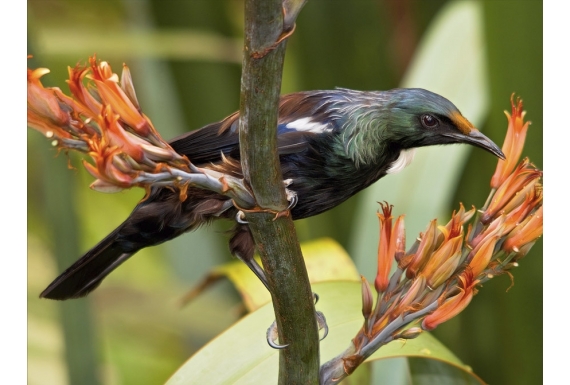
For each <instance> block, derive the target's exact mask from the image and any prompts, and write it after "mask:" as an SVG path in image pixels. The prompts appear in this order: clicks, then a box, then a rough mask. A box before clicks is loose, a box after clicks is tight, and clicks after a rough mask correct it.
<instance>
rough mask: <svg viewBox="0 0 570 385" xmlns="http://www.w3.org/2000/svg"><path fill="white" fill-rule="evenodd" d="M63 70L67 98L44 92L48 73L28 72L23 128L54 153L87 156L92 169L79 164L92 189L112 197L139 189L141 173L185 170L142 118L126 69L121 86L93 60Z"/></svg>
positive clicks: (106, 68)
mask: <svg viewBox="0 0 570 385" xmlns="http://www.w3.org/2000/svg"><path fill="white" fill-rule="evenodd" d="M68 70H69V79H68V80H67V84H68V85H69V88H70V90H71V94H72V97H68V96H66V95H64V94H63V93H62V92H61V91H60V90H59V88H44V87H43V85H42V84H41V82H40V78H41V77H42V76H43V75H45V74H46V73H48V72H49V70H47V69H42V68H40V69H36V70H30V69H28V125H29V126H30V127H31V128H34V129H36V130H38V131H40V132H42V133H43V134H44V135H46V136H47V137H48V138H51V137H53V138H54V141H53V144H54V145H55V146H58V147H59V148H65V149H74V150H79V151H83V152H85V153H88V154H89V155H90V156H91V157H92V159H93V163H92V164H90V163H87V162H84V164H85V167H86V168H87V171H89V173H91V175H93V176H94V177H95V178H97V180H96V181H95V182H94V183H93V184H92V185H91V187H92V188H93V189H96V190H98V191H102V192H116V191H119V190H122V189H125V188H130V187H132V186H134V185H138V183H139V182H137V177H138V176H140V175H141V173H147V174H152V173H160V172H164V171H168V170H169V169H172V168H176V169H179V170H183V171H186V170H189V169H190V163H189V161H188V159H186V158H185V157H182V156H180V155H179V154H177V153H176V152H175V151H174V150H173V149H172V148H171V147H170V145H169V144H168V143H167V142H166V141H164V140H163V139H162V138H160V136H159V135H158V133H157V132H156V130H155V129H154V127H153V125H152V123H151V122H150V120H149V119H148V118H147V117H146V116H144V115H143V114H142V113H141V111H140V108H139V104H138V101H137V99H136V94H135V90H134V87H133V82H132V79H131V76H130V72H129V70H128V68H127V66H125V65H123V74H122V76H121V81H120V83H119V76H118V75H117V74H115V73H113V71H112V70H111V67H110V66H109V64H108V63H106V62H104V61H103V62H97V60H96V58H95V57H91V58H89V66H88V67H85V66H80V65H77V66H75V67H74V68H69V69H68ZM86 79H87V81H86ZM143 187H144V186H143ZM183 189H184V188H183V187H181V197H182V196H183V191H182V190H183Z"/></svg>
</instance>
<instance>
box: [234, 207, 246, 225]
mask: <svg viewBox="0 0 570 385" xmlns="http://www.w3.org/2000/svg"><path fill="white" fill-rule="evenodd" d="M236 222H237V223H239V224H240V225H247V224H248V223H249V222H248V221H246V220H245V213H244V212H243V211H241V210H239V211H238V212H237V214H236Z"/></svg>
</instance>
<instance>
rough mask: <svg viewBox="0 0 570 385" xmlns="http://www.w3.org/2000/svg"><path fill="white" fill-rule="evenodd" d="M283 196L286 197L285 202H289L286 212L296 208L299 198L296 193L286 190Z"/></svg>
mask: <svg viewBox="0 0 570 385" xmlns="http://www.w3.org/2000/svg"><path fill="white" fill-rule="evenodd" d="M285 195H286V196H287V201H288V202H289V206H287V210H291V209H292V208H293V207H295V206H297V203H298V202H299V197H298V196H297V193H296V192H295V191H293V190H289V189H288V188H286V189H285Z"/></svg>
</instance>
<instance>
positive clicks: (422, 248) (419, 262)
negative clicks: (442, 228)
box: [406, 219, 437, 279]
mask: <svg viewBox="0 0 570 385" xmlns="http://www.w3.org/2000/svg"><path fill="white" fill-rule="evenodd" d="M436 230H437V220H435V219H434V220H432V221H431V222H430V224H429V226H428V228H427V230H426V232H425V233H424V234H423V235H422V237H421V241H420V245H419V246H418V250H417V251H416V253H415V254H412V255H410V256H409V257H410V258H411V261H410V262H409V264H408V265H407V268H406V277H408V278H409V279H413V278H414V277H415V276H416V275H417V274H418V272H419V271H421V269H423V267H424V265H425V264H426V262H427V261H428V259H429V258H430V256H431V254H432V252H433V250H434V249H435V241H436V239H437V231H436Z"/></svg>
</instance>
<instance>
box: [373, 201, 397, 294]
mask: <svg viewBox="0 0 570 385" xmlns="http://www.w3.org/2000/svg"><path fill="white" fill-rule="evenodd" d="M380 206H381V208H382V214H380V213H377V214H376V215H378V219H379V220H380V241H379V242H378V272H377V274H376V279H375V280H374V287H375V288H376V291H377V292H379V293H380V292H383V291H385V290H386V288H387V287H388V282H389V274H390V269H391V268H392V262H393V260H394V252H395V249H396V239H395V237H392V235H393V233H392V219H393V218H392V206H390V205H388V204H383V203H380ZM401 218H402V217H399V218H398V221H397V223H399V222H400V221H401ZM398 226H399V225H398Z"/></svg>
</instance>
